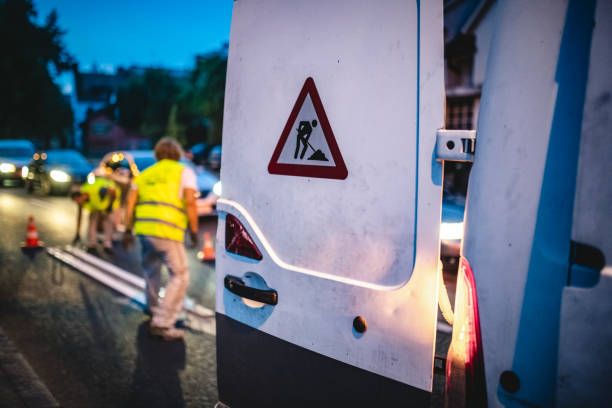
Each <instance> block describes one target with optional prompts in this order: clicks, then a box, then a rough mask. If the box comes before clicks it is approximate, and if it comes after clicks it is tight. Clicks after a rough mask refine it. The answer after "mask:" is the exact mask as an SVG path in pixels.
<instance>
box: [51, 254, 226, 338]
mask: <svg viewBox="0 0 612 408" xmlns="http://www.w3.org/2000/svg"><path fill="white" fill-rule="evenodd" d="M66 249H67V250H69V251H70V252H67V251H63V250H61V249H58V248H48V249H47V253H48V254H49V255H51V256H53V257H54V258H56V259H59V260H60V261H62V262H64V263H66V264H68V265H70V266H72V267H73V268H75V269H77V270H78V271H80V272H82V273H84V274H85V275H87V276H89V277H91V278H93V279H95V280H97V281H98V282H100V283H102V284H104V285H106V286H108V287H109V288H112V289H114V290H115V291H117V292H119V293H121V294H122V295H124V296H126V297H127V298H128V299H130V300H131V301H134V302H137V303H139V304H140V305H142V306H144V305H145V304H146V300H145V296H144V290H143V289H144V280H143V279H142V278H140V277H138V276H135V275H133V274H131V273H129V272H127V271H125V270H123V269H121V268H119V267H117V266H115V265H113V264H111V263H109V262H106V261H104V260H102V259H100V258H96V257H94V256H92V255H90V254H87V253H86V252H83V251H81V250H79V249H77V248H74V247H71V246H67V247H66ZM92 258H93V259H92ZM88 262H91V263H88ZM111 271H112V272H111ZM183 310H184V311H185V313H186V314H187V319H186V321H185V325H186V326H187V327H189V328H190V329H193V330H197V331H201V332H204V333H207V334H210V335H213V336H214V335H216V323H215V312H214V311H213V310H210V309H208V308H206V307H204V306H201V305H198V304H197V303H195V302H194V301H193V299H189V298H187V299H185V302H184V303H183Z"/></svg>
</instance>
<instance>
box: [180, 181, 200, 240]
mask: <svg viewBox="0 0 612 408" xmlns="http://www.w3.org/2000/svg"><path fill="white" fill-rule="evenodd" d="M183 194H184V197H185V207H186V209H187V219H188V220H189V236H190V237H191V242H192V244H193V246H194V247H195V246H196V245H197V244H198V208H197V206H196V191H195V190H194V189H193V188H186V189H184V190H183Z"/></svg>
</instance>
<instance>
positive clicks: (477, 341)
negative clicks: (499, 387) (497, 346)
mask: <svg viewBox="0 0 612 408" xmlns="http://www.w3.org/2000/svg"><path fill="white" fill-rule="evenodd" d="M445 399H446V406H447V407H454V406H467V407H485V406H486V405H487V394H486V387H485V376H484V361H483V356H482V337H481V333H480V318H479V314H478V298H477V297H476V285H475V283H474V274H473V273H472V268H471V267H470V264H469V263H468V261H467V259H465V258H463V257H461V260H460V263H459V272H458V276H457V291H456V294H455V322H454V324H453V339H452V341H451V345H450V348H449V350H448V356H447V359H446V393H445Z"/></svg>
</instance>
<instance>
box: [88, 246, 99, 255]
mask: <svg viewBox="0 0 612 408" xmlns="http://www.w3.org/2000/svg"><path fill="white" fill-rule="evenodd" d="M87 253H88V254H92V255H98V251H97V250H96V247H87Z"/></svg>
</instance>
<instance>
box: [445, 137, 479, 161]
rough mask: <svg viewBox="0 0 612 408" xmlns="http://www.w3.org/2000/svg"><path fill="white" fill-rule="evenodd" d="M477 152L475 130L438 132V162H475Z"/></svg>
mask: <svg viewBox="0 0 612 408" xmlns="http://www.w3.org/2000/svg"><path fill="white" fill-rule="evenodd" d="M475 151H476V131H475V130H449V129H438V130H437V131H436V160H438V161H444V160H449V161H462V162H473V161H474V152H475Z"/></svg>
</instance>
